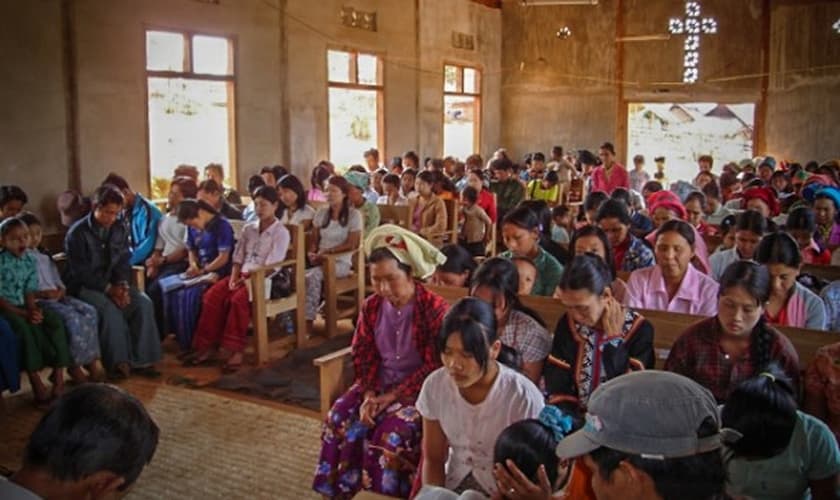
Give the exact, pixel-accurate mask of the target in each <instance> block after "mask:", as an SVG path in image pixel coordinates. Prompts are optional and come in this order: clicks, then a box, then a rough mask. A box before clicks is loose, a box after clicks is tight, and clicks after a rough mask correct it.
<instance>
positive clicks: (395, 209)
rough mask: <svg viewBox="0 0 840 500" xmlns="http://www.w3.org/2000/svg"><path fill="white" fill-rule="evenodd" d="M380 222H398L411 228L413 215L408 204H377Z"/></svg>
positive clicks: (398, 224) (406, 227)
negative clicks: (409, 211)
mask: <svg viewBox="0 0 840 500" xmlns="http://www.w3.org/2000/svg"><path fill="white" fill-rule="evenodd" d="M377 207H378V208H379V220H380V224H396V225H397V226H400V227H403V228H405V229H408V230H411V215H410V214H409V213H408V206H406V205H377Z"/></svg>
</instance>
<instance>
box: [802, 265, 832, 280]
mask: <svg viewBox="0 0 840 500" xmlns="http://www.w3.org/2000/svg"><path fill="white" fill-rule="evenodd" d="M800 272H801V273H802V274H813V275H814V276H816V277H817V278H821V279H824V280H826V281H829V282H831V281H838V280H840V266H816V265H813V264H805V265H804V266H802V270H801V271H800Z"/></svg>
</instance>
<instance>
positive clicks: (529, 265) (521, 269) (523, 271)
mask: <svg viewBox="0 0 840 500" xmlns="http://www.w3.org/2000/svg"><path fill="white" fill-rule="evenodd" d="M511 261H513V265H515V266H516V272H517V273H518V274H519V292H518V293H519V295H531V292H532V291H533V290H534V283H535V282H536V281H537V266H535V265H534V263H533V262H531V259H526V258H525V257H514V258H512V259H511Z"/></svg>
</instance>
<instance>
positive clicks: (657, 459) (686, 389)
mask: <svg viewBox="0 0 840 500" xmlns="http://www.w3.org/2000/svg"><path fill="white" fill-rule="evenodd" d="M588 411H589V412H588V413H587V415H586V423H585V424H584V427H583V428H582V429H580V430H578V431H577V432H575V433H574V434H572V435H570V436H568V437H567V438H565V439H563V440H562V441H560V444H558V445H557V456H558V457H559V458H560V459H563V460H568V459H575V458H576V459H578V460H579V461H578V464H580V463H582V464H583V465H584V467H585V468H586V469H588V470H589V472H591V474H592V479H591V485H592V491H593V492H594V493H595V496H596V498H597V499H598V500H612V499H621V500H710V499H717V498H723V493H724V485H725V481H726V472H725V467H724V463H723V457H722V455H721V453H720V448H721V447H722V441H723V440H722V436H723V435H724V434H727V433H734V431H732V430H727V429H723V430H721V429H720V417H719V415H718V408H717V403H716V401H715V398H714V397H713V396H712V394H711V392H709V391H708V390H707V389H705V388H704V387H702V386H701V385H699V384H698V383H696V382H694V381H693V380H691V379H689V378H686V377H684V376H682V375H678V374H676V373H670V372H662V371H656V370H646V371H642V372H634V373H630V374H627V375H622V376H621V377H617V378H614V379H612V380H610V381H609V382H607V383H605V384H603V385H601V386H599V387H598V389H596V390H595V392H594V393H593V394H592V397H591V398H590V399H589V407H588ZM576 467H577V465H576ZM541 474H543V473H541ZM495 475H496V479H497V481H498V484H499V490H500V491H503V492H505V498H508V499H512V500H516V499H524V498H538V497H541V498H545V499H546V500H547V499H549V498H551V492H550V491H546V489H547V488H546V487H545V486H546V485H547V480H545V481H542V482H543V483H544V484H543V486H542V487H540V486H538V485H535V484H533V483H531V482H530V481H527V479H524V477H523V476H522V475H521V474H519V471H518V470H516V469H515V466H513V467H511V465H510V464H507V466H506V467H503V466H502V464H496V472H495ZM540 490H541V491H542V493H543V494H542V495H541V496H538V495H535V491H540Z"/></svg>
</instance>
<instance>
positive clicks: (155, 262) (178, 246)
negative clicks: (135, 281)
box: [146, 177, 262, 335]
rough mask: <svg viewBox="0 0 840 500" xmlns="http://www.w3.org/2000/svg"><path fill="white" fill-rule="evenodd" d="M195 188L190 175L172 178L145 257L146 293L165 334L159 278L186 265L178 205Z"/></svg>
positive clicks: (195, 191)
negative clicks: (152, 239)
mask: <svg viewBox="0 0 840 500" xmlns="http://www.w3.org/2000/svg"><path fill="white" fill-rule="evenodd" d="M260 180H262V178H260ZM197 192H198V186H197V185H196V183H195V181H193V180H192V179H191V178H189V177H176V178H174V179H172V182H171V183H170V184H169V196H168V201H167V207H168V209H169V211H168V212H167V213H166V214H164V215H163V217H162V218H161V219H160V223H159V224H158V234H157V239H156V240H155V249H154V251H153V252H152V256H151V257H149V258H148V259H146V294H147V295H148V296H149V298H150V299H152V303H153V304H154V307H155V322H156V323H157V327H158V331H159V332H160V333H161V334H162V335H166V333H167V328H166V320H165V317H164V311H163V290H161V287H160V280H161V279H163V278H166V277H168V276H172V275H174V274H181V273H183V272H184V271H186V270H187V267H188V265H189V259H188V252H187V246H186V239H187V226H185V225H184V224H182V223H181V222H178V206H179V205H180V204H181V202H182V201H184V200H185V199H190V198H195V197H196V194H197Z"/></svg>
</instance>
